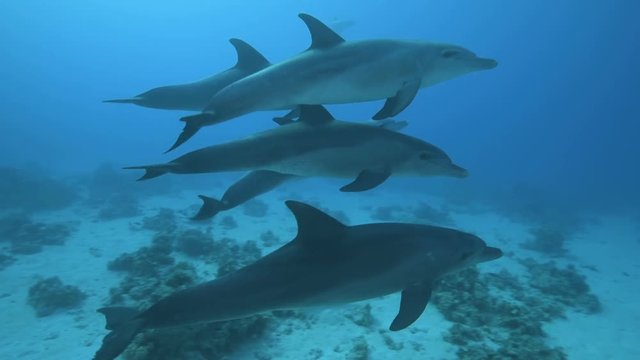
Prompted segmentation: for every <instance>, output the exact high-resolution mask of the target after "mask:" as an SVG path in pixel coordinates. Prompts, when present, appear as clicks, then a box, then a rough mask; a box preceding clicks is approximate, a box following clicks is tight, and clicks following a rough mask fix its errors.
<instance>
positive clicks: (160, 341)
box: [124, 315, 269, 360]
mask: <svg viewBox="0 0 640 360" xmlns="http://www.w3.org/2000/svg"><path fill="white" fill-rule="evenodd" d="M268 325H269V318H268V317H267V316H260V315H258V316H253V317H250V318H245V319H239V320H233V321H225V322H218V323H210V324H201V325H193V326H189V327H180V328H172V329H161V330H151V331H145V332H144V333H142V334H140V335H139V336H138V337H137V338H136V340H135V341H134V343H132V344H131V345H130V346H129V348H128V349H127V351H126V352H125V353H124V358H125V359H127V360H152V359H153V360H175V359H202V360H204V359H223V358H225V354H227V353H229V352H230V351H232V350H234V349H235V348H237V347H238V346H239V345H240V344H242V343H243V342H246V341H251V340H253V339H255V338H258V337H260V336H262V335H263V334H264V333H265V331H266V329H267V326H268Z"/></svg>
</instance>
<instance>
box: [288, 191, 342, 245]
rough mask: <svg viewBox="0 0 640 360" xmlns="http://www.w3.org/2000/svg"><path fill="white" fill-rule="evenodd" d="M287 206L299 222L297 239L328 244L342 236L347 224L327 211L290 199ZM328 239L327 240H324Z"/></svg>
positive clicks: (303, 241)
mask: <svg viewBox="0 0 640 360" xmlns="http://www.w3.org/2000/svg"><path fill="white" fill-rule="evenodd" d="M285 204H286V205H287V207H288V208H289V210H291V212H292V213H293V216H295V218H296V222H297V223H298V235H297V236H296V238H295V241H297V242H301V243H304V244H307V245H312V244H318V242H319V241H321V240H322V241H323V244H320V246H323V245H326V242H328V241H331V242H335V241H338V240H339V239H341V238H342V234H343V232H344V230H345V229H346V228H347V226H346V225H344V224H343V223H341V222H340V221H338V220H336V219H334V218H333V217H331V216H329V215H327V214H326V213H324V212H322V211H320V210H318V209H316V208H314V207H313V206H311V205H307V204H305V203H302V202H298V201H293V200H288V201H287V202H286V203H285ZM324 240H326V241H324Z"/></svg>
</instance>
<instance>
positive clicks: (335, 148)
mask: <svg viewBox="0 0 640 360" xmlns="http://www.w3.org/2000/svg"><path fill="white" fill-rule="evenodd" d="M125 169H143V170H145V174H144V175H143V176H142V177H141V178H140V179H139V180H146V179H151V178H154V177H158V176H161V175H164V174H166V173H174V174H198V173H215V172H226V171H242V170H269V171H275V172H278V173H281V174H289V175H296V176H304V177H311V176H328V177H341V178H350V179H355V180H353V181H352V182H351V183H350V184H348V185H345V186H343V187H342V188H341V189H340V190H341V191H347V192H355V191H365V190H369V189H372V188H374V187H376V186H378V185H380V184H382V183H383V182H384V181H385V180H386V179H387V178H389V176H391V175H392V174H396V175H410V176H411V175H413V176H435V175H443V176H454V177H466V176H467V171H466V170H465V169H463V168H462V167H460V166H457V165H455V164H454V163H453V162H452V161H451V159H450V158H449V156H448V155H447V154H446V153H445V152H444V151H442V150H441V149H439V148H438V147H436V146H434V145H431V144H429V143H427V142H425V141H422V140H420V139H417V138H415V137H411V136H408V135H405V134H402V133H398V132H394V131H391V130H387V129H385V128H383V127H376V126H370V125H364V124H357V123H351V122H346V121H339V120H336V119H334V118H333V116H332V115H331V114H330V113H329V112H328V111H327V110H326V109H325V108H324V107H322V106H321V105H302V106H300V120H299V121H297V122H294V123H291V124H288V125H286V126H280V127H278V128H275V129H270V130H266V131H263V132H261V133H258V134H255V135H252V136H250V137H248V138H245V139H243V140H237V141H231V142H228V143H225V144H219V145H213V146H209V147H205V148H202V149H199V150H196V151H192V152H189V153H187V154H185V155H182V156H180V157H178V158H176V159H174V160H172V161H170V162H168V163H164V164H157V165H144V166H132V167H126V168H125Z"/></svg>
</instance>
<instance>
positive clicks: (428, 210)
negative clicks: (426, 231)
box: [411, 202, 453, 226]
mask: <svg viewBox="0 0 640 360" xmlns="http://www.w3.org/2000/svg"><path fill="white" fill-rule="evenodd" d="M411 214H413V216H414V217H415V218H416V219H418V220H420V222H423V223H427V224H430V225H440V226H443V225H453V219H451V216H450V215H449V212H448V211H447V210H446V209H443V208H440V209H436V208H434V207H433V206H431V205H429V204H427V203H424V202H422V203H420V204H419V205H418V206H416V207H414V208H413V209H412V211H411Z"/></svg>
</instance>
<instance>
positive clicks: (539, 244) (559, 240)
mask: <svg viewBox="0 0 640 360" xmlns="http://www.w3.org/2000/svg"><path fill="white" fill-rule="evenodd" d="M529 233H530V234H531V235H532V236H533V239H531V240H529V241H527V242H525V243H523V244H522V247H523V248H525V249H528V250H533V251H537V252H540V253H543V254H546V255H550V256H564V255H566V254H567V249H566V248H565V247H564V244H565V242H566V241H567V237H568V233H567V230H566V229H564V228H562V227H560V226H551V225H546V226H538V227H535V228H533V229H530V230H529Z"/></svg>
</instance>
